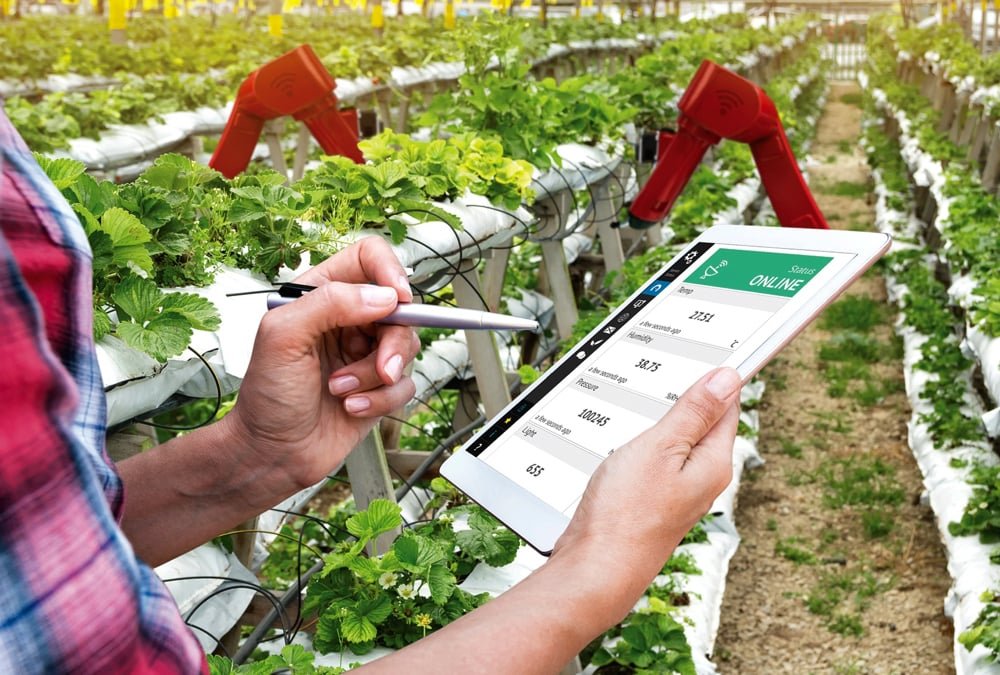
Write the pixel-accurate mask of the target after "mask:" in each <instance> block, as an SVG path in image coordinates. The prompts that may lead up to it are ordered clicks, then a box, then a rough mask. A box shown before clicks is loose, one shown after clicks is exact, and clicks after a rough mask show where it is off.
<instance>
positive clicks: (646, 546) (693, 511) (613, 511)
mask: <svg viewBox="0 0 1000 675" xmlns="http://www.w3.org/2000/svg"><path fill="white" fill-rule="evenodd" d="M740 386H741V381H740V376H739V374H738V373H737V372H736V371H735V370H732V369H730V368H721V369H718V370H715V371H713V372H711V373H709V374H708V375H706V376H705V377H703V378H702V379H701V380H700V381H699V382H697V383H695V384H694V385H693V386H692V387H691V388H690V389H689V390H688V391H687V392H686V393H685V394H684V395H683V396H682V397H681V398H680V400H678V401H677V403H676V404H675V405H674V406H673V408H671V409H670V411H669V412H668V413H667V414H666V415H665V416H664V417H663V418H662V419H661V420H660V421H659V422H657V423H656V424H655V425H654V426H653V427H651V428H650V429H648V430H647V431H645V432H643V433H642V434H640V435H639V436H638V437H636V438H635V439H633V440H632V441H631V442H629V443H628V444H626V445H625V446H624V447H622V448H620V449H619V450H617V451H616V452H615V453H614V454H613V455H612V456H611V457H609V458H608V459H607V460H605V461H604V462H603V463H602V464H601V466H600V467H599V468H598V469H597V471H596V472H595V473H594V475H593V476H592V477H591V479H590V484H589V485H588V486H587V491H586V492H585V493H584V496H583V500H582V501H581V503H580V506H579V507H578V508H577V510H576V514H575V515H574V517H573V520H572V521H571V522H570V525H569V528H568V529H567V530H566V532H565V533H564V534H563V536H562V537H561V538H560V539H559V541H558V542H556V546H555V550H554V552H553V555H552V559H553V560H556V559H557V558H559V557H560V556H566V555H567V553H569V554H570V557H573V558H586V559H589V560H591V561H592V564H594V565H595V566H600V565H601V564H602V563H601V562H599V561H603V564H606V565H607V567H606V569H608V570H612V569H615V570H617V571H616V572H615V576H621V577H624V578H631V579H636V580H637V583H639V584H640V585H641V588H645V587H646V586H648V585H649V583H650V581H651V580H652V579H653V577H654V576H655V575H656V574H657V573H658V572H659V571H660V569H661V568H662V566H663V563H664V562H665V561H666V559H667V558H668V557H669V556H670V554H671V552H672V551H673V549H674V548H675V547H676V546H677V544H678V543H679V542H680V540H681V539H682V538H683V537H684V535H685V534H686V533H687V531H688V530H690V529H691V528H692V527H693V526H694V525H695V523H697V522H698V519H699V518H701V517H702V516H703V515H704V514H705V513H706V512H707V511H708V509H709V508H710V507H711V505H712V502H713V501H714V500H715V498H716V497H717V496H718V495H719V493H720V492H722V490H724V489H725V487H726V486H727V485H729V482H730V481H731V480H732V469H733V467H732V450H733V442H734V440H735V438H736V427H737V423H738V421H739V391H740ZM641 588H640V589H639V592H641ZM634 601H635V598H631V600H630V601H626V602H625V605H627V607H631V603H633V602H634ZM626 611H627V608H626Z"/></svg>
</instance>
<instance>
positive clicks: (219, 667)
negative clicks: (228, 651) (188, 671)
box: [205, 654, 236, 675]
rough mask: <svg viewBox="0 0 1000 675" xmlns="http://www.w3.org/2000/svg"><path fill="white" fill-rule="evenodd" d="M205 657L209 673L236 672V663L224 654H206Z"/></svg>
mask: <svg viewBox="0 0 1000 675" xmlns="http://www.w3.org/2000/svg"><path fill="white" fill-rule="evenodd" d="M205 658H206V659H208V672H209V673H211V675H233V674H234V673H236V664H234V663H233V662H232V661H230V660H229V659H227V658H226V657H224V656H216V655H215V654H206V655H205Z"/></svg>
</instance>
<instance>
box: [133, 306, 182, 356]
mask: <svg viewBox="0 0 1000 675" xmlns="http://www.w3.org/2000/svg"><path fill="white" fill-rule="evenodd" d="M115 332H116V333H117V335H118V337H120V338H121V339H122V340H124V341H125V344H127V345H128V346H130V347H132V348H134V349H138V350H139V351H143V352H146V353H147V354H149V355H150V356H152V357H153V358H154V359H156V360H157V361H160V362H161V363H164V362H166V360H167V359H169V358H170V357H172V356H177V355H178V354H180V353H181V352H182V351H184V349H185V348H186V347H187V346H188V343H189V342H191V324H189V323H188V322H187V321H185V320H184V319H182V318H180V317H178V316H177V315H176V314H167V315H164V316H158V317H156V318H155V319H153V320H152V321H150V322H149V323H148V324H146V325H145V326H141V325H139V324H138V323H133V322H131V321H125V322H122V323H119V324H118V327H117V329H116V331H115Z"/></svg>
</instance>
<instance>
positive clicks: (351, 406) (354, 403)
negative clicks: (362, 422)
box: [344, 396, 372, 413]
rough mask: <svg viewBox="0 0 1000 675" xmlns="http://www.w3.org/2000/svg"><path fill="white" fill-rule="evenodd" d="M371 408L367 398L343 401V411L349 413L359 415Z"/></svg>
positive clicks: (355, 397)
mask: <svg viewBox="0 0 1000 675" xmlns="http://www.w3.org/2000/svg"><path fill="white" fill-rule="evenodd" d="M370 407H372V402H371V400H370V399H369V398H368V397H367V396H352V397H350V398H348V399H345V400H344V409H345V410H346V411H347V412H349V413H359V412H362V411H364V410H368V409H369V408H370Z"/></svg>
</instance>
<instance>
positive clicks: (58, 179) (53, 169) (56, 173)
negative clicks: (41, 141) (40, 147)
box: [34, 152, 87, 190]
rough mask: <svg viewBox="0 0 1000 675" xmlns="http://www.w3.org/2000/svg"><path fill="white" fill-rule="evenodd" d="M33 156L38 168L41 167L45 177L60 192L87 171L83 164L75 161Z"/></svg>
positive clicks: (63, 158)
mask: <svg viewBox="0 0 1000 675" xmlns="http://www.w3.org/2000/svg"><path fill="white" fill-rule="evenodd" d="M34 155H35V160H36V161H37V162H38V164H39V166H41V167H42V170H43V171H44V172H45V175H46V176H48V177H49V180H50V181H52V182H53V183H55V186H56V187H57V188H59V189H60V190H64V189H66V188H68V187H69V186H70V185H72V184H73V183H75V182H76V181H77V179H78V178H79V177H80V176H82V175H83V173H84V172H85V171H86V170H87V167H86V165H85V164H84V163H83V162H78V161H76V160H75V159H69V158H66V157H60V158H58V159H51V158H49V157H45V156H44V155H40V154H38V153H37V152H36V153H34Z"/></svg>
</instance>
